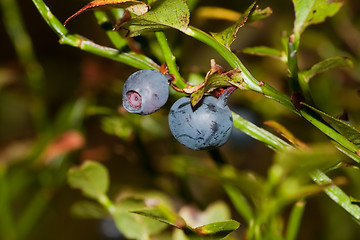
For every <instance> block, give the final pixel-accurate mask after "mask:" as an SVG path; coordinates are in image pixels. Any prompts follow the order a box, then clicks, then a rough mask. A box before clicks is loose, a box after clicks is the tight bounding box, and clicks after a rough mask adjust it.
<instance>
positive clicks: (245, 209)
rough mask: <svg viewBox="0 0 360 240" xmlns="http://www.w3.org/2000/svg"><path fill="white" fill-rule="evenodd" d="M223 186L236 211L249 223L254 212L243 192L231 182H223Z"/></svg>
mask: <svg viewBox="0 0 360 240" xmlns="http://www.w3.org/2000/svg"><path fill="white" fill-rule="evenodd" d="M223 186H224V189H225V191H226V193H227V195H228V196H229V198H230V200H231V202H232V204H233V205H234V207H235V209H236V210H237V212H238V213H239V214H240V215H241V216H242V217H243V218H244V219H245V220H246V222H247V223H250V221H251V219H253V216H254V214H253V210H252V208H251V206H250V204H249V202H248V201H247V199H246V198H245V196H244V195H243V193H242V192H241V191H240V189H238V188H237V187H236V186H234V185H233V184H229V183H223Z"/></svg>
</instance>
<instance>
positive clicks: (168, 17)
mask: <svg viewBox="0 0 360 240" xmlns="http://www.w3.org/2000/svg"><path fill="white" fill-rule="evenodd" d="M189 21H190V12H189V9H188V7H187V5H186V1H185V0H157V1H156V2H155V3H154V4H153V5H152V6H151V10H150V11H149V12H147V13H146V14H144V15H141V16H137V17H134V18H132V19H131V20H129V21H128V22H126V23H125V24H124V25H121V26H119V27H120V28H124V29H126V30H128V31H129V36H130V37H135V36H138V35H140V34H142V33H144V32H149V31H151V32H153V31H157V30H162V29H166V28H175V29H178V30H180V31H185V30H186V29H187V27H188V25H189Z"/></svg>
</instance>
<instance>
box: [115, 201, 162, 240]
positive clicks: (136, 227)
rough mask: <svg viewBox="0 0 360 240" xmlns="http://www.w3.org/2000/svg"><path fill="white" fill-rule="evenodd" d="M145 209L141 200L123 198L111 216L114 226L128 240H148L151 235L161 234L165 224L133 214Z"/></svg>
mask: <svg viewBox="0 0 360 240" xmlns="http://www.w3.org/2000/svg"><path fill="white" fill-rule="evenodd" d="M145 208H146V204H145V202H144V200H143V199H139V198H132V197H129V198H125V199H122V200H121V201H119V202H118V203H117V204H116V210H115V213H114V214H113V217H114V220H115V223H116V226H117V227H118V229H119V230H120V231H121V232H122V233H123V234H124V235H125V237H126V238H129V239H148V237H149V236H150V235H152V234H156V233H159V232H161V231H162V230H164V229H165V228H166V227H167V224H164V223H162V222H159V221H157V220H155V219H151V218H148V217H145V216H141V215H139V214H135V213H133V212H134V211H140V210H143V209H145Z"/></svg>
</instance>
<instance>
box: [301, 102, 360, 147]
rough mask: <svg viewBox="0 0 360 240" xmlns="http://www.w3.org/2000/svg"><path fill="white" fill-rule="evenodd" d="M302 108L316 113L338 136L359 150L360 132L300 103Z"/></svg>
mask: <svg viewBox="0 0 360 240" xmlns="http://www.w3.org/2000/svg"><path fill="white" fill-rule="evenodd" d="M302 104H303V105H304V106H306V107H308V108H310V109H311V110H313V111H315V112H316V113H318V114H319V115H320V116H321V117H322V118H323V119H324V120H325V121H326V122H327V123H329V124H330V125H331V126H332V127H333V128H334V129H336V130H337V131H338V132H339V133H340V134H342V135H343V136H344V137H346V138H347V139H348V140H349V141H350V142H351V143H353V144H354V145H355V146H356V147H357V148H358V149H360V132H359V131H358V130H357V129H355V128H354V127H352V126H350V125H349V124H347V123H345V122H343V121H341V120H339V119H337V118H335V117H333V116H331V115H329V114H327V113H325V112H323V111H320V110H319V109H317V108H315V107H312V106H310V105H308V104H306V103H302Z"/></svg>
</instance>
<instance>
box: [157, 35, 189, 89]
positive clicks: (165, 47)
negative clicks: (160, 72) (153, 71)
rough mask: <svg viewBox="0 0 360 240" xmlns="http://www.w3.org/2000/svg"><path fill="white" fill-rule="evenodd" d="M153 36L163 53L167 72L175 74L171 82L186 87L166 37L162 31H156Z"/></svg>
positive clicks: (179, 86)
mask: <svg viewBox="0 0 360 240" xmlns="http://www.w3.org/2000/svg"><path fill="white" fill-rule="evenodd" d="M155 36H156V39H157V41H158V42H159V45H160V48H161V51H162V53H163V56H164V58H165V62H166V65H167V67H168V70H169V73H170V74H173V75H174V76H175V80H174V81H173V84H174V85H176V86H177V87H178V88H181V89H182V88H184V87H186V84H185V82H184V81H183V78H182V77H181V75H180V73H179V71H178V66H177V64H176V58H175V56H174V54H173V53H172V51H171V49H170V46H169V43H168V41H167V39H166V36H165V34H164V32H163V31H156V32H155Z"/></svg>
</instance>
